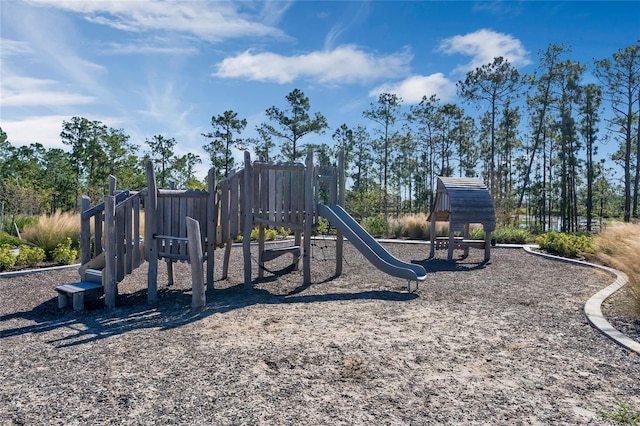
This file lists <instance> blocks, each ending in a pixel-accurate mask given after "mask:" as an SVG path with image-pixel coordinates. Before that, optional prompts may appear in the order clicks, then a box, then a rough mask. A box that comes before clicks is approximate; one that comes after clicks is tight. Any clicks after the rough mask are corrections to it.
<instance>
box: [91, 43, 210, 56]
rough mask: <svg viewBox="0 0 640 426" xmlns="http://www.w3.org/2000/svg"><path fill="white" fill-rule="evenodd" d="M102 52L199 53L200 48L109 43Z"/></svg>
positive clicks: (122, 53) (166, 44) (110, 53)
mask: <svg viewBox="0 0 640 426" xmlns="http://www.w3.org/2000/svg"><path fill="white" fill-rule="evenodd" d="M101 52H102V53H105V54H109V55H146V54H152V55H193V54H196V53H198V49H197V48H195V47H194V46H174V45H171V44H169V43H157V42H136V43H130V44H123V43H109V44H106V45H105V46H104V47H103V48H102V49H101Z"/></svg>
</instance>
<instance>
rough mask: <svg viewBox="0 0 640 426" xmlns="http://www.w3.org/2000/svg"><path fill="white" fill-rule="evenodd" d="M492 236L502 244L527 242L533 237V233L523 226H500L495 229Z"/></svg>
mask: <svg viewBox="0 0 640 426" xmlns="http://www.w3.org/2000/svg"><path fill="white" fill-rule="evenodd" d="M491 238H495V239H496V242H497V243H501V244H526V243H527V242H529V240H530V239H531V233H530V232H529V231H528V230H526V229H522V228H515V227H507V226H499V227H498V228H496V230H495V231H493V233H492V234H491Z"/></svg>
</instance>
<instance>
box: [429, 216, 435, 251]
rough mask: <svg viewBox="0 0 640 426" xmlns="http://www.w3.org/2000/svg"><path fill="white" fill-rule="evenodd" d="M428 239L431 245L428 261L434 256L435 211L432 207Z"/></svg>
mask: <svg viewBox="0 0 640 426" xmlns="http://www.w3.org/2000/svg"><path fill="white" fill-rule="evenodd" d="M429 238H431V244H430V246H431V247H430V248H429V259H431V258H432V257H433V256H435V255H436V209H435V207H434V209H433V211H431V230H430V232H429Z"/></svg>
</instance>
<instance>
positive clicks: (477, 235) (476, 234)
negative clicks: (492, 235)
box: [469, 227, 485, 240]
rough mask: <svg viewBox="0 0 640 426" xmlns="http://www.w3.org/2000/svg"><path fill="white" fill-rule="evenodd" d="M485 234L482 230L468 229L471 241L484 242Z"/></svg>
mask: <svg viewBox="0 0 640 426" xmlns="http://www.w3.org/2000/svg"><path fill="white" fill-rule="evenodd" d="M484 236H485V232H484V229H483V228H479V227H478V228H475V227H474V228H471V229H469V238H471V239H472V240H484Z"/></svg>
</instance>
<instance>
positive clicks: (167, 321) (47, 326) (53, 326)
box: [0, 279, 418, 347]
mask: <svg viewBox="0 0 640 426" xmlns="http://www.w3.org/2000/svg"><path fill="white" fill-rule="evenodd" d="M328 281H330V279H328V280H325V281H323V282H328ZM263 282H264V281H261V283H263ZM319 284H322V283H319ZM307 287H308V286H307ZM307 287H298V288H296V289H295V290H293V291H291V292H290V293H288V294H286V295H274V294H272V293H270V292H269V291H267V290H263V289H257V288H256V289H254V290H253V291H252V292H251V293H250V294H247V293H246V292H245V290H244V287H243V285H237V286H234V287H229V288H226V289H219V290H218V289H216V290H214V291H213V292H208V293H207V305H206V306H204V307H203V308H199V309H191V307H190V305H191V290H190V289H173V288H171V287H168V288H163V289H159V290H158V304H157V306H154V307H151V306H149V305H148V304H147V300H146V298H147V290H146V289H144V290H140V291H137V292H135V293H130V294H121V295H118V300H117V307H116V308H114V309H110V310H107V309H105V308H104V301H103V299H102V298H101V299H93V300H91V299H90V300H87V301H86V303H85V311H82V312H73V311H69V310H64V311H61V310H60V309H59V308H58V306H57V298H53V299H51V300H48V301H46V302H44V303H42V304H40V305H38V306H36V307H34V308H33V309H32V310H29V311H22V312H15V313H11V314H7V315H3V316H0V321H1V322H5V321H8V320H12V319H24V320H28V321H31V322H33V324H30V325H26V326H21V327H15V328H9V329H5V330H0V339H2V338H7V337H12V336H20V335H24V334H31V333H34V334H37V333H47V332H51V331H54V330H57V329H60V330H62V329H64V330H65V333H60V334H64V336H63V337H60V338H56V339H53V340H49V341H47V343H51V344H54V345H55V346H57V347H68V346H75V345H81V344H84V343H89V342H93V341H97V340H100V339H104V338H107V337H110V336H114V335H120V334H125V333H128V332H130V331H133V330H137V329H142V328H158V329H160V330H169V329H173V328H176V327H181V326H183V325H186V324H189V323H192V322H195V321H199V320H201V319H203V318H206V317H208V316H210V315H213V314H219V313H225V312H229V311H232V310H235V309H242V308H245V307H248V306H253V305H270V304H289V303H315V302H332V301H342V300H362V299H366V300H389V301H396V302H404V301H409V300H413V299H415V298H417V297H418V296H417V295H416V294H410V293H406V292H404V293H403V292H395V291H380V290H376V291H362V292H352V293H326V294H311V295H300V294H299V293H300V292H302V291H303V290H304V289H305V288H307Z"/></svg>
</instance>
